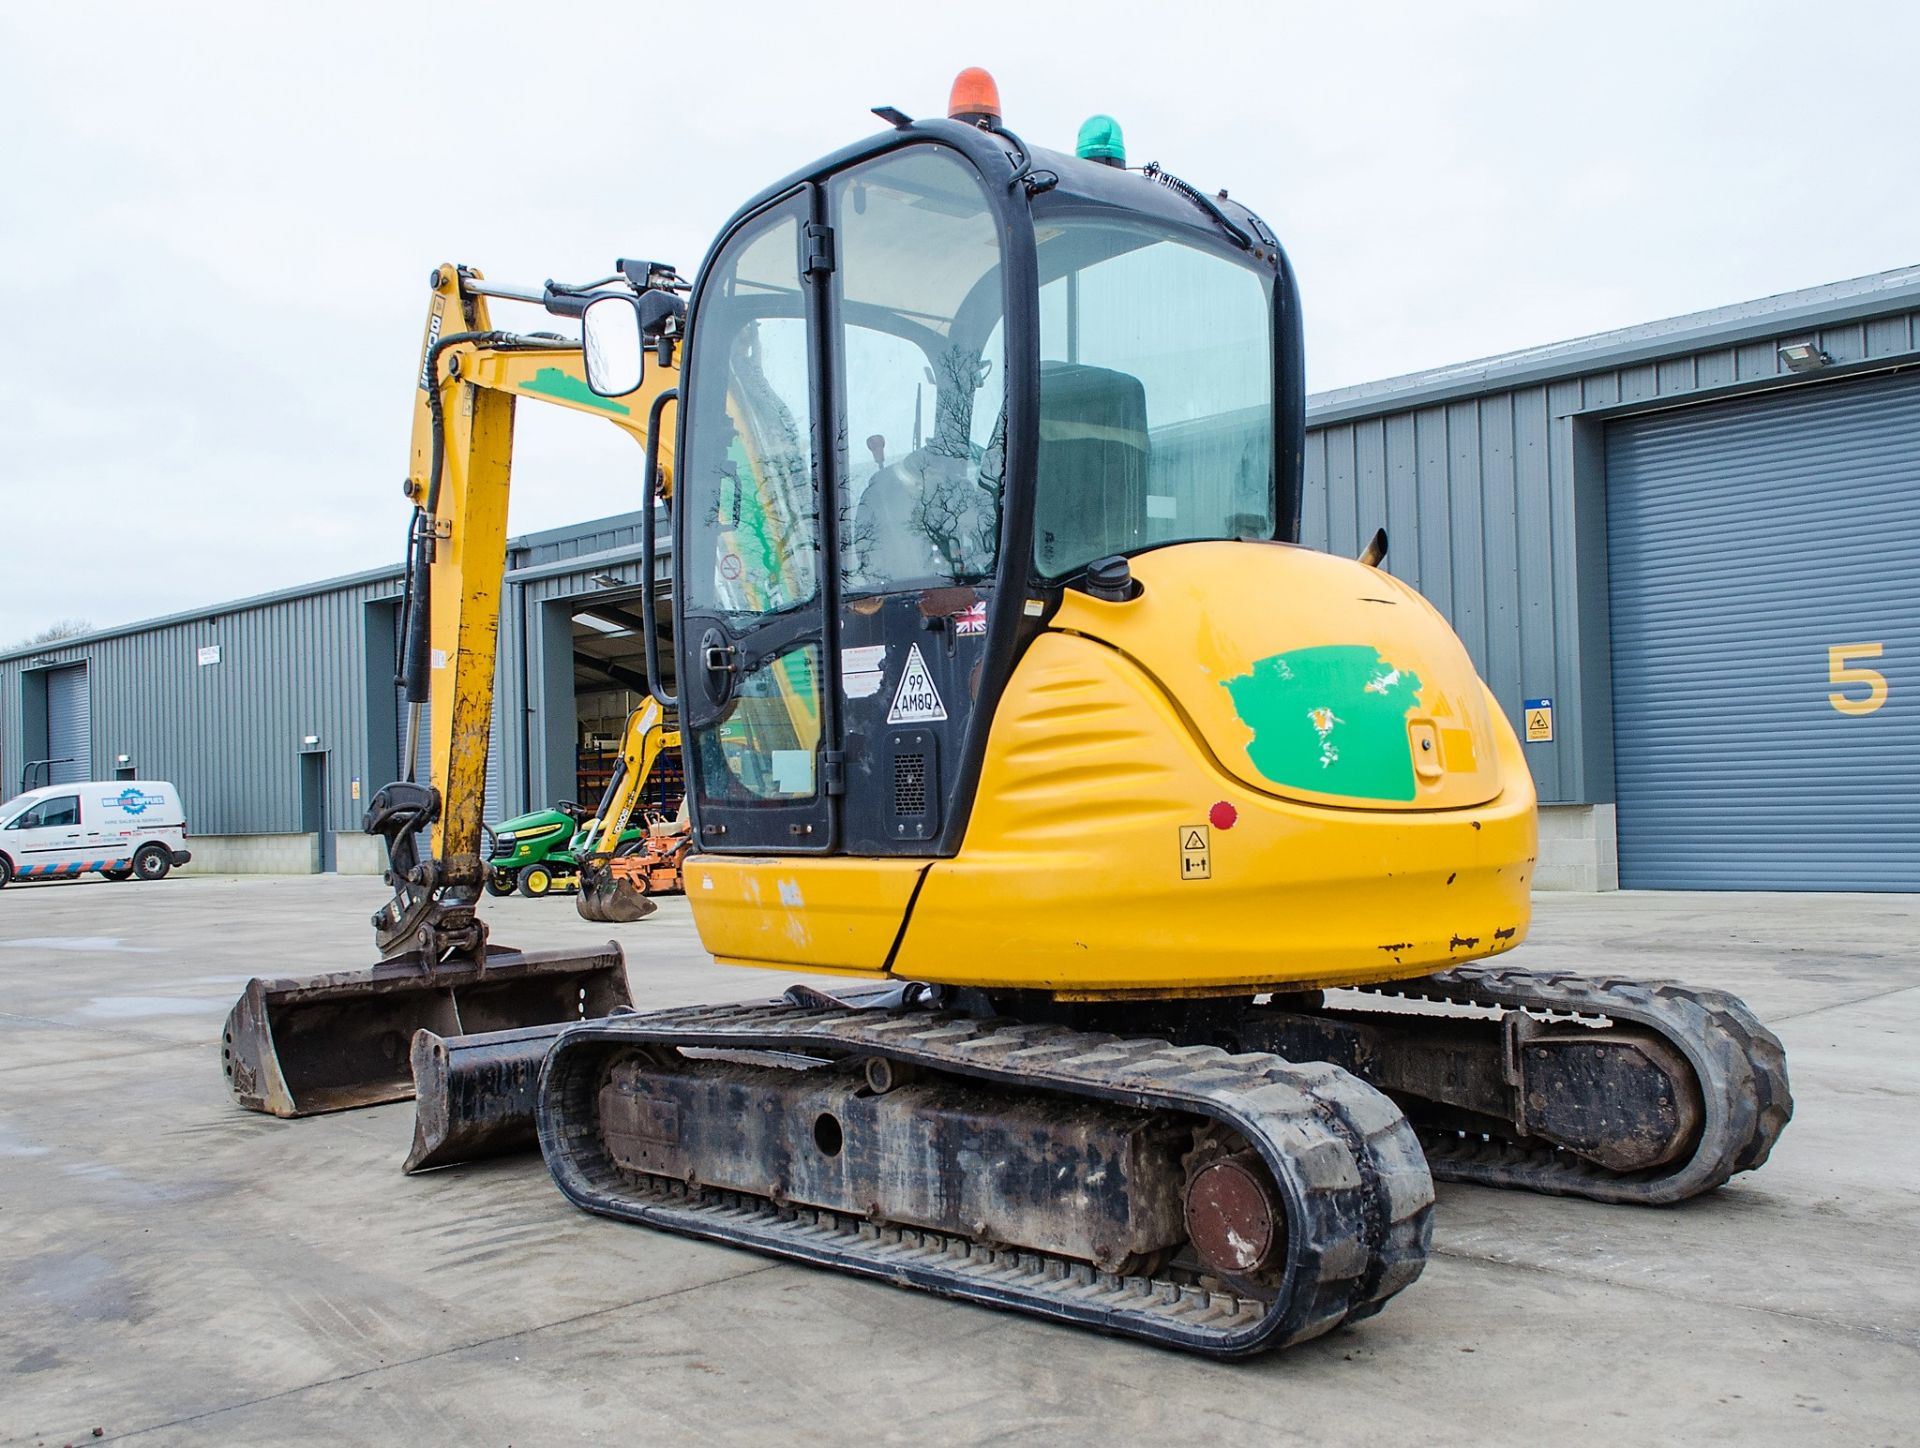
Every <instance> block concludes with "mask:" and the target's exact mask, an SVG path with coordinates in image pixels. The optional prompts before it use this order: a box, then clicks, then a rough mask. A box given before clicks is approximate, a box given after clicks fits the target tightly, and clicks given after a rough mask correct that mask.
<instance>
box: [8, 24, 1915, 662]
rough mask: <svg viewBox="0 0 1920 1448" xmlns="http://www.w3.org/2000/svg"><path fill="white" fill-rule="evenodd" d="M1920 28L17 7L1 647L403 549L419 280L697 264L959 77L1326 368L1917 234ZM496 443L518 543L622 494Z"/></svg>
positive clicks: (1488, 349)
mask: <svg viewBox="0 0 1920 1448" xmlns="http://www.w3.org/2000/svg"><path fill="white" fill-rule="evenodd" d="M1917 14H1920V11H1916V9H1915V7H1913V6H1912V5H1911V4H1848V3H1833V0H1829V3H1824V4H1807V3H1805V0H1794V3H1746V4H1718V3H1715V4H1706V3H1701V4H1693V3H1688V0H1666V3H1660V4H1645V3H1631V4H1628V3H1612V4H1606V5H1579V6H1573V5H1546V4H1541V5H1537V6H1535V5H1524V4H1493V3H1477V4H1460V3H1440V4H1435V3H1432V0H1428V3H1419V4H1405V5H1402V4H1394V5H1385V4H1381V5H1366V4H1348V5H1326V6H1312V7H1310V6H1304V5H1295V4H1287V3H1280V0H1267V3H1260V4H1251V5H1245V6H1237V5H1236V6H1228V5H1209V4H1204V3H1185V4H1167V3H1156V4H1132V3H1123V0H1104V3H1100V4H1087V3H1075V4H1063V5H1051V4H1047V3H1044V0H1023V3H1017V4H1005V3H999V0H969V3H961V4H953V5H945V6H941V7H938V8H936V7H932V6H925V5H901V4H885V5H863V6H858V7H852V6H849V7H846V8H845V10H844V11H839V12H838V18H836V7H835V6H833V5H832V4H830V3H829V4H816V5H805V4H794V3H791V0H786V3H780V4H762V3H758V0H753V3H739V0H731V3H723V4H707V5H693V6H665V5H647V4H644V3H637V4H628V5H606V6H587V5H580V6H571V5H563V4H558V3H551V0H549V3H541V4H532V3H521V4H516V5H511V6H508V5H492V4H465V5H446V4H437V5H433V6H427V5H414V4H410V3H406V0H387V3H383V4H379V5H364V6H363V5H356V4H344V3H329V4H325V5H311V6H280V5H270V4H259V3H254V4H247V5H242V4H238V3H234V4H226V5H202V4H192V3H183V0H170V3H168V4H165V5H153V4H145V3H142V4H134V3H126V4H119V5H104V6H103V5H92V4H83V3H74V0H63V3H60V4H57V5H54V4H48V5H41V6H35V7H32V9H31V10H29V9H28V7H26V6H24V5H17V4H16V5H8V6H6V7H5V8H4V9H0V113H3V115H4V121H5V130H4V140H3V141H0V316H4V317H5V318H6V319H7V320H8V322H9V323H10V324H11V329H12V335H11V337H10V338H9V340H8V343H7V345H6V346H5V347H4V348H3V349H0V558H4V564H3V565H0V647H3V646H5V645H7V644H10V643H12V642H13V641H14V640H16V639H18V638H20V637H23V636H25V635H27V634H29V633H31V632H33V631H36V630H37V629H39V628H41V627H43V626H45V625H46V624H48V623H50V622H52V621H53V620H55V619H60V618H83V619H87V620H90V621H91V622H92V623H94V624H95V625H96V626H105V625H109V624H115V623H121V622H126V621H130V620H134V619H139V618H143V617H148V616H151V615H155V614H160V613H165V612H170V611H173V610H176V609H183V608H189V607H194V606H198V605H202V604H209V603H217V602H220V601H223V600H227V599H232V598H237V597H240V596H242V595H244V594H249V593H257V592H262V591H265V590H268V589H273V588H279V587H282V586H285V585H288V584H295V583H302V582H307V581H310V580H313V579H317V578H323V577H327V576H330V575H333V574H338V573H344V572H350V571H353V570H355V569H359V568H366V567H371V566H375V565H378V564H382V563H385V562H388V561H390V560H392V559H394V558H395V557H396V556H397V554H398V550H399V546H400V541H401V534H402V531H403V528H404V518H405V512H406V505H405V502H404V500H403V499H402V497H401V495H400V487H399V485H400V482H401V480H402V478H403V477H404V475H405V468H406V452H407V430H408V422H409V408H410V406H411V401H412V398H411V393H410V390H409V389H410V382H411V377H412V376H413V374H415V373H416V372H417V370H418V365H419V364H418V355H417V351H418V346H419V338H420V329H421V325H422V319H423V316H424V308H425V302H426V279H427V275H428V272H429V271H430V269H431V268H432V267H433V265H434V264H435V263H437V262H440V261H447V260H453V261H460V262H464V263H468V264H470V265H474V266H478V267H480V268H481V269H482V270H484V271H485V272H486V273H487V274H488V275H489V276H490V277H493V278H496V279H499V280H506V281H526V282H531V283H536V284H537V283H538V282H540V281H541V280H543V279H544V278H546V277H549V276H556V277H560V278H563V279H567V278H571V279H586V278H590V277H593V276H598V275H601V274H603V273H604V272H605V271H606V270H608V269H609V264H610V263H611V261H612V260H613V258H615V257H616V256H621V255H627V256H640V257H649V258H661V259H665V260H669V261H673V262H675V263H677V264H678V265H679V266H680V267H681V268H682V270H684V271H691V270H692V269H693V267H695V266H696V265H697V264H698V262H699V260H700V257H701V255H702V254H703V252H704V251H705V249H706V246H707V243H708V241H709V240H710V238H711V236H712V233H713V232H714V230H715V229H716V228H717V227H718V225H719V224H720V223H721V222H722V221H723V220H724V219H725V218H726V216H727V215H728V214H729V213H730V212H731V211H732V210H733V208H734V207H735V206H736V205H737V204H738V203H739V202H741V201H742V200H744V199H745V198H746V197H747V196H748V195H750V194H751V193H752V192H754V191H755V190H757V189H758V188H759V187H760V186H762V185H763V184H765V183H766V182H768V181H770V180H773V179H775V178H776V177H778V176H780V175H782V174H784V173H785V172H787V171H789V170H791V169H794V168H795V167H797V166H799V165H802V164H804V163H805V162H807V161H809V160H812V159H813V158H815V157H817V156H818V155H821V154H824V153H825V152H827V151H829V150H832V149H833V148H835V147H837V146H839V145H842V144H844V143H845V142H847V141H849V140H852V139H855V138H857V137H859V136H862V135H864V134H866V133H868V132H870V131H872V130H873V129H875V128H876V125H877V123H876V122H875V121H874V120H873V119H872V118H871V117H870V116H868V115H867V107H868V106H870V105H879V104H892V105H897V106H899V107H901V108H902V109H904V110H906V111H907V112H908V113H910V114H914V115H929V114H938V113H939V112H940V110H941V109H942V108H943V106H944V103H945V99H946V90H947V85H948V83H949V81H950V80H951V78H952V75H953V73H954V72H955V71H956V70H957V69H959V68H960V67H961V66H963V65H969V64H979V65H985V66H987V67H988V68H989V69H991V70H992V71H993V72H994V74H995V75H996V76H997V77H998V79H999V82H1000V91H1001V96H1002V99H1003V101H1004V104H1005V109H1006V114H1007V121H1008V124H1009V125H1011V126H1012V127H1013V128H1015V129H1016V130H1018V131H1020V132H1021V133H1022V134H1023V135H1025V136H1026V137H1027V138H1028V139H1029V140H1030V141H1033V142H1035V143H1036V144H1042V145H1050V146H1055V147H1059V148H1063V149H1064V148H1069V147H1070V146H1071V145H1072V142H1073V137H1074V132H1075V130H1076V128H1077V126H1078V124H1079V122H1080V121H1081V120H1082V119H1083V118H1084V117H1085V116H1086V115H1087V114H1089V113H1090V112H1093V111H1107V112H1110V113H1112V114H1113V115H1115V116H1117V117H1118V118H1119V120H1120V121H1121V123H1122V125H1123V126H1124V128H1125V131H1126V136H1127V142H1128V147H1129V151H1130V159H1131V160H1132V161H1134V162H1135V163H1136V164H1138V163H1141V162H1145V161H1149V160H1158V161H1160V162H1161V163H1162V164H1163V165H1165V166H1166V167H1167V168H1168V169H1169V170H1172V171H1174V172H1176V173H1177V174H1180V175H1182V176H1185V177H1186V178H1187V179H1189V180H1191V181H1193V182H1194V183H1196V184H1199V185H1203V186H1205V187H1207V188H1209V189H1211V188H1217V187H1220V186H1226V187H1228V188H1229V189H1230V190H1231V191H1232V192H1233V194H1234V195H1235V196H1237V197H1241V198H1244V199H1245V200H1246V201H1247V202H1248V203H1249V204H1251V205H1252V206H1254V207H1255V208H1256V209H1257V210H1259V211H1261V212H1262V213H1263V214H1264V215H1265V216H1266V217H1267V218H1268V220H1270V221H1271V222H1272V223H1274V225H1275V226H1276V228H1277V229H1278V230H1279V232H1280V235H1281V237H1282V239H1283V240H1284V241H1285V243H1286V245H1287V248H1288V250H1289V251H1290V252H1291V254H1292V257H1293V260H1294V264H1295V266H1296V268H1297V269H1298V271H1299V274H1300V279H1301V286H1302V289H1303V293H1304V297H1305V305H1306V313H1307V355H1308V384H1309V387H1310V388H1311V389H1313V390H1315V391H1320V390H1324V389H1326V388H1329V387H1338V386H1343V385H1346V384H1348V383H1353V382H1362V381H1367V380H1369V379H1372V378H1377V377H1385V376H1391V375H1394V374H1397V373H1402V372H1409V371H1415V370H1418V369H1421V368H1424V367H1430V366H1436V365H1439V364H1443V363H1447V362H1455V361H1461V360H1465V359H1467V358H1471V357H1476V356H1483V355H1486V354H1489V353H1494V352H1500V351H1505V350H1509V349H1512V348H1516V347H1522V346H1528V345H1531V344H1535V343H1542V342H1551V341H1557V340H1560V339H1563V338H1567V337H1572V336H1577V335H1581V334H1583V333H1588V332H1594V331H1600V330H1604V329H1607V328H1612V327H1618V326H1627V325H1631V324H1633V323H1635V322H1642V321H1649V320H1652V319H1654V318H1658V317H1664V316H1670V315H1674V314H1676V313H1681V312H1687V311H1693V310H1697V309H1700V308H1703V307H1710V306H1717V305H1721V304H1723V303H1729V302H1738V301H1743V300H1747V299H1749V298H1753V297H1759V296H1764V295H1768V294H1771V293H1775V292H1781V291H1787V290H1792V289H1794V288H1797V287H1804V286H1812V285H1817V284H1819V283H1823V282H1830V281H1836V280H1839V279H1841V278H1844V277H1852V276H1858V275H1862V274H1864V273H1868V272H1873V271H1879V270H1883V269H1886V268H1890V267H1896V266H1903V265H1907V264H1910V263H1913V262H1915V261H1920V187H1916V185H1915V178H1916V176H1920V139H1917V138H1920V126H1917V125H1916V124H1915V120H1914V109H1913V106H1914V100H1913V96H1914V76H1915V70H1914V57H1915V55H1916V53H1920V20H1916V18H1915V17H1916V15H1917ZM449 26H450V27H453V28H451V29H449V28H447V27H449ZM536 320H541V321H544V318H540V317H539V316H538V314H534V315H524V316H520V317H516V316H515V314H514V313H513V312H512V311H511V310H504V309H503V310H502V311H500V312H496V321H497V322H501V323H511V322H516V321H524V322H527V323H533V322H535V321H536ZM517 461H518V473H517V480H518V481H517V491H516V494H515V497H514V500H513V514H512V519H511V524H512V527H513V529H514V530H515V531H516V532H524V531H528V530H531V529H535V528H545V527H553V526H556V525H559V524H563V523H568V522H572V521H576V520H579V519H585V518H591V517H597V516H601V515H604V514H607V513H612V512H618V511H622V510H625V509H628V508H631V507H633V506H634V505H635V503H636V500H637V497H638V483H639V476H640V468H639V465H638V462H639V460H638V456H637V450H636V449H634V448H632V446H631V445H630V444H629V443H628V442H627V441H626V440H625V439H624V437H622V436H621V435H619V434H618V433H616V431H615V430H614V429H612V428H609V427H606V426H605V425H604V424H602V423H598V422H596V421H594V420H593V419H589V418H584V417H580V416H577V415H573V414H565V413H561V412H559V411H557V410H550V409H542V408H536V407H523V408H522V409H521V411H520V420H519V439H518V456H517Z"/></svg>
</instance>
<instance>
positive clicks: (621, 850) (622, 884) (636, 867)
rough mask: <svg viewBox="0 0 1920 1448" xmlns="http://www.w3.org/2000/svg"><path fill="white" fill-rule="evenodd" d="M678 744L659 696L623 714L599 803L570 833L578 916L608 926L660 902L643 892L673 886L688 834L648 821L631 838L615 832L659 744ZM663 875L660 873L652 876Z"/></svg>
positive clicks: (637, 794) (646, 913)
mask: <svg viewBox="0 0 1920 1448" xmlns="http://www.w3.org/2000/svg"><path fill="white" fill-rule="evenodd" d="M679 747H680V731H679V730H677V729H669V728H667V727H666V716H665V713H664V711H663V710H662V709H661V707H660V702H659V700H657V699H651V698H649V699H646V700H643V701H642V702H641V704H640V707H639V708H638V709H635V710H634V711H633V713H632V714H630V715H628V716H627V726H626V729H625V730H624V731H622V734H621V738H620V756H619V758H618V759H617V760H616V761H615V762H614V766H613V777H612V778H611V779H609V780H608V781H607V792H606V794H605V795H603V796H602V797H601V800H600V808H599V810H598V812H597V813H595V815H594V817H593V818H592V819H590V820H588V821H587V822H586V823H585V824H583V825H582V826H581V827H580V833H579V834H578V835H576V836H575V837H574V843H573V850H572V853H573V857H574V859H575V861H576V862H577V864H578V866H579V870H580V893H579V895H578V896H577V897H576V898H575V900H574V904H575V905H576V907H577V908H578V909H579V911H580V914H581V917H582V918H583V919H586V920H595V921H600V922H603V923H605V924H612V925H621V924H627V923H630V922H632V921H635V920H644V919H645V918H646V917H647V916H649V915H651V914H652V913H653V912H654V911H655V910H657V909H659V908H660V907H659V905H658V904H657V903H655V901H654V900H653V899H651V898H650V896H651V895H653V894H655V893H661V892H662V891H665V892H671V891H672V890H673V889H674V888H675V882H676V880H677V879H678V877H679V874H680V869H679V865H680V862H681V861H684V859H685V857H686V853H687V846H688V845H689V844H690V843H691V837H690V835H689V834H687V833H686V832H685V831H680V832H675V831H674V830H673V829H672V827H671V825H667V824H664V823H663V822H661V821H659V820H649V821H647V828H646V832H645V833H644V834H642V835H641V836H640V837H639V838H638V839H636V840H633V841H631V842H628V841H626V840H624V839H623V838H622V836H623V834H624V832H625V830H626V827H627V821H628V820H629V819H630V818H631V817H632V815H633V812H634V809H635V807H636V805H638V803H639V800H640V792H641V790H642V789H644V788H645V786H646V783H647V776H648V775H649V774H651V773H652V772H653V765H654V761H655V760H657V759H658V758H659V757H660V752H661V751H662V750H663V749H677V748H679ZM682 805H683V807H684V800H683V801H682ZM662 874H664V875H665V877H666V878H664V879H661V878H658V877H659V876H660V875H662Z"/></svg>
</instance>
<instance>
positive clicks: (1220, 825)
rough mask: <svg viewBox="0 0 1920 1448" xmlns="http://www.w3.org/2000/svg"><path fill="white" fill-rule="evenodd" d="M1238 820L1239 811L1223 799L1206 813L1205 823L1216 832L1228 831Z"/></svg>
mask: <svg viewBox="0 0 1920 1448" xmlns="http://www.w3.org/2000/svg"><path fill="white" fill-rule="evenodd" d="M1239 820H1240V811H1239V810H1237V809H1235V808H1234V807H1233V806H1232V805H1230V804H1228V803H1227V802H1226V801H1225V800H1224V799H1223V800H1221V801H1220V803H1218V804H1216V805H1215V806H1214V807H1213V808H1212V809H1210V810H1208V811H1207V823H1208V824H1210V825H1212V826H1213V827H1214V828H1215V829H1216V830H1230V829H1232V828H1233V827H1234V825H1235V824H1237V823H1238V822H1239Z"/></svg>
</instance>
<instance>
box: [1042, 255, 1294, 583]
mask: <svg viewBox="0 0 1920 1448" xmlns="http://www.w3.org/2000/svg"><path fill="white" fill-rule="evenodd" d="M1038 245H1039V258H1040V274H1041V278H1042V286H1041V289H1040V359H1041V360H1040V456H1039V467H1038V486H1037V491H1036V494H1035V506H1034V563H1035V565H1036V566H1037V568H1038V570H1039V572H1040V574H1041V575H1042V576H1043V577H1046V578H1059V577H1062V576H1063V575H1065V574H1068V573H1071V572H1073V571H1074V570H1076V569H1079V568H1082V567H1084V566H1085V565H1087V564H1088V563H1091V562H1092V561H1093V560H1095V559H1097V558H1103V557H1106V556H1108V555H1110V554H1115V553H1134V552H1138V551H1140V550H1141V549H1144V548H1149V547H1153V546H1156V545H1158V544H1162V543H1171V542H1178V541H1184V540H1188V539H1202V538H1270V537H1272V536H1273V532H1274V528H1275V526H1276V500H1275V496H1274V461H1273V306H1272V299H1271V295H1270V292H1269V288H1270V286H1271V281H1270V279H1269V278H1268V277H1267V276H1266V275H1265V274H1264V273H1262V272H1259V271H1256V270H1254V269H1253V268H1252V267H1250V266H1248V265H1245V264H1244V263H1242V262H1239V261H1236V260H1233V259H1232V258H1230V257H1228V256H1226V255H1224V254H1222V253H1219V252H1215V251H1212V250H1209V249H1206V248H1204V247H1202V246H1199V245H1195V244H1190V243H1188V242H1186V241H1183V240H1179V239H1176V238H1174V237H1172V236H1169V235H1166V234H1164V233H1162V232H1160V231H1158V230H1157V229H1155V228H1153V227H1151V226H1149V225H1147V224H1144V223H1140V222H1135V221H1121V220H1116V219H1105V218H1099V219H1094V218H1062V219H1061V220H1060V221H1059V222H1057V223H1050V224H1049V225H1047V226H1044V227H1042V228H1041V231H1040V235H1039V243H1038Z"/></svg>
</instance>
